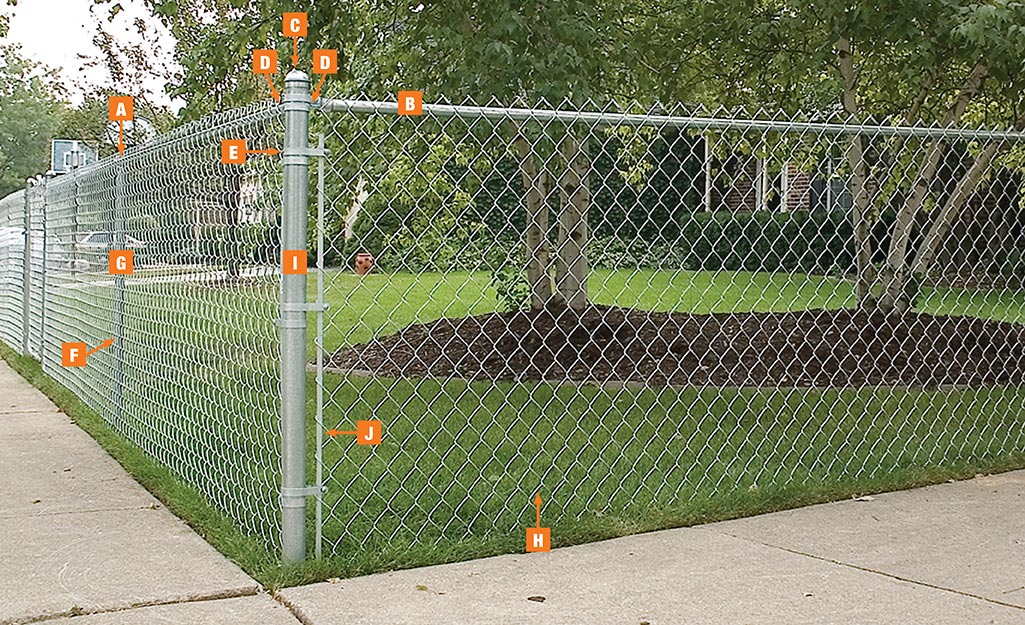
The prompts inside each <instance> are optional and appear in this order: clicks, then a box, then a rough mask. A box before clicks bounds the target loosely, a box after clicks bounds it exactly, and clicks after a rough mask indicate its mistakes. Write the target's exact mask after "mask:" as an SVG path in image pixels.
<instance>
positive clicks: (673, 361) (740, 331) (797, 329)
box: [329, 306, 1025, 387]
mask: <svg viewBox="0 0 1025 625" xmlns="http://www.w3.org/2000/svg"><path fill="white" fill-rule="evenodd" d="M329 364H330V366H332V367H334V368H338V369H342V370H357V371H359V370H362V371H369V372H372V373H373V374H375V375H383V376H389V377H440V378H449V377H457V378H464V379H470V380H473V379H495V380H547V381H557V382H562V381H567V380H572V381H579V382H627V383H640V384H644V385H647V386H666V385H673V386H683V385H699V386H700V385H712V386H763V387H765V386H801V387H807V386H816V387H852V386H853V387H857V386H877V385H882V386H925V387H934V386H941V385H942V386H947V385H956V386H984V385H994V384H1007V383H1012V384H1018V383H1021V382H1022V381H1023V380H1025V326H1020V325H1016V324H1010V323H1003V322H997V321H990V320H984V319H976V318H971V317H940V316H933V315H926V314H905V315H899V316H887V315H883V314H874V315H870V314H868V313H865V312H859V311H852V310H831V311H826V310H809V311H799V312H772V313H726V314H711V315H693V314H684V313H660V312H646V311H640V310H633V309H624V308H608V307H599V306H592V307H590V308H589V309H588V310H586V311H585V312H584V313H582V314H573V313H570V312H553V311H536V312H515V313H492V314H487V315H479V316H476V317H467V318H461V319H440V320H438V321H434V322H431V323H426V324H422V325H413V326H410V327H408V328H406V329H404V330H402V331H401V332H399V333H397V334H394V335H391V336H385V337H381V338H378V339H375V340H373V341H371V342H369V343H365V344H362V345H357V346H355V347H352V348H348V349H343V350H340V351H338V352H337V353H335V354H333V355H332V356H331V357H330V362H329Z"/></svg>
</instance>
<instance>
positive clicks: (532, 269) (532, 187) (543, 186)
mask: <svg viewBox="0 0 1025 625" xmlns="http://www.w3.org/2000/svg"><path fill="white" fill-rule="evenodd" d="M513 143H514V144H515V147H516V153H517V155H518V156H519V163H520V176H521V178H522V180H523V189H524V190H525V191H526V195H527V197H526V204H527V212H526V226H525V228H526V232H525V238H526V240H527V282H529V283H530V308H531V310H541V309H543V308H544V307H545V306H547V305H548V303H549V302H550V301H551V299H552V280H551V277H550V276H549V275H548V202H547V200H548V172H547V170H545V168H544V166H543V165H542V167H541V169H540V171H539V170H538V167H537V161H536V160H535V157H534V152H533V150H532V149H531V146H530V142H529V141H527V138H526V137H525V136H524V135H523V133H522V132H518V133H517V134H516V139H515V140H514V141H513Z"/></svg>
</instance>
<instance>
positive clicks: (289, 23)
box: [281, 13, 306, 37]
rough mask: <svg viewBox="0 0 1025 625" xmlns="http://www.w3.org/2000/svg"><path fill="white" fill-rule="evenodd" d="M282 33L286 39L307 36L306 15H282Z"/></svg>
mask: <svg viewBox="0 0 1025 625" xmlns="http://www.w3.org/2000/svg"><path fill="white" fill-rule="evenodd" d="M281 32H282V33H283V34H284V35H285V36H286V37H305V36H306V14H305V13H285V14H283V15H282V20H281Z"/></svg>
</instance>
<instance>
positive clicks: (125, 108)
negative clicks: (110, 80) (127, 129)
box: [107, 95, 134, 122]
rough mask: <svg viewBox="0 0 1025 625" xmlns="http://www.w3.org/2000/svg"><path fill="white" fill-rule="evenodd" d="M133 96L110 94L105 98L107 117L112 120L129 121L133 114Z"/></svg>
mask: <svg viewBox="0 0 1025 625" xmlns="http://www.w3.org/2000/svg"><path fill="white" fill-rule="evenodd" d="M133 102H134V98H133V97H132V96H130V95H112V96H110V99H109V100H107V119H109V120H110V121H112V122H130V121H132V116H133V114H134V111H133V108H134V104H133Z"/></svg>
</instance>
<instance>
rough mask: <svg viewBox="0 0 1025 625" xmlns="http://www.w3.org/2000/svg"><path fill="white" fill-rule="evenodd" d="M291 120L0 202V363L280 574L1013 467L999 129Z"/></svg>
mask: <svg viewBox="0 0 1025 625" xmlns="http://www.w3.org/2000/svg"><path fill="white" fill-rule="evenodd" d="M309 102H310V96H309V85H308V82H306V81H305V78H304V77H302V76H301V75H299V74H297V73H293V74H290V75H289V78H288V86H287V88H286V90H285V91H284V92H283V98H282V105H281V106H274V105H269V106H256V107H252V108H248V109H244V110H239V111H234V112H229V113H224V114H220V115H215V116H213V117H211V118H207V119H204V120H201V121H199V122H196V123H193V124H189V125H186V126H183V127H182V128H179V129H178V130H176V131H174V132H173V133H171V134H169V135H166V136H162V137H160V138H158V139H157V140H155V141H154V142H151V143H149V144H146V145H144V146H140V147H137V148H131V149H129V150H128V151H127V152H126V153H125V154H124V156H123V157H119V158H111V159H106V160H104V161H102V162H100V163H99V164H97V165H94V166H89V167H86V168H82V169H79V170H77V171H76V172H74V173H71V174H68V175H64V176H61V177H58V178H51V179H48V180H46V181H45V183H43V184H39V185H36V186H32V187H30V188H29V189H27V190H26V192H24V193H18V194H15V195H12V196H9V197H7V198H4V199H2V200H0V237H2V238H0V259H2V261H3V273H4V276H3V277H4V282H3V286H2V289H0V319H2V322H3V323H2V330H0V338H2V340H3V341H4V342H5V343H7V344H8V345H10V346H11V347H12V348H14V349H17V350H18V351H24V352H27V353H29V354H30V355H32V356H34V357H36V358H37V359H40V360H41V361H42V364H43V367H44V370H45V371H46V372H47V373H49V374H50V375H51V376H53V377H55V378H56V379H57V380H58V381H60V382H61V383H62V384H64V385H65V386H67V387H68V388H70V389H72V390H73V391H74V392H75V393H76V394H78V395H79V396H80V397H81V398H82V399H83V400H84V401H85V402H86V403H87V404H88V405H90V406H91V407H92V408H94V409H95V410H97V411H98V412H99V413H100V414H101V415H102V416H103V417H104V419H106V421H107V422H108V423H109V424H110V425H111V427H112V428H114V429H115V430H116V431H117V432H119V433H120V434H121V435H123V436H124V437H125V438H127V439H129V440H131V441H132V442H134V443H135V444H136V445H138V446H139V447H141V448H142V449H143V450H144V451H145V452H146V453H148V454H150V455H151V456H152V457H154V458H156V459H157V460H159V461H160V462H161V463H163V464H165V465H166V466H168V467H169V468H171V469H172V470H173V471H174V472H176V473H177V474H178V475H179V476H180V477H181V478H182V479H183V480H184V481H186V482H187V483H189V484H191V485H192V486H194V487H196V488H197V489H198V490H199V491H201V492H202V493H203V494H204V495H205V496H206V497H207V498H208V499H209V500H210V501H211V502H212V503H213V504H214V505H215V506H216V507H217V508H218V509H220V510H222V511H224V512H225V513H227V514H228V515H229V516H230V517H231V518H232V519H233V520H234V521H235V522H236V523H237V524H238V525H239V527H240V528H241V529H242V530H243V531H244V532H246V533H247V534H250V535H253V536H257V537H259V538H260V539H262V540H263V541H264V542H265V544H267V545H268V547H272V548H278V547H280V548H282V549H283V552H284V556H285V559H286V560H294V559H299V558H301V557H302V554H303V553H305V552H307V551H311V552H313V553H315V554H317V555H318V556H319V555H327V556H334V557H336V558H339V559H342V560H350V561H354V560H360V561H362V562H363V563H364V564H366V563H367V562H370V563H371V564H369V565H366V566H368V567H369V568H374V567H377V568H380V567H387V566H398V565H402V564H403V563H406V562H412V561H414V558H412V557H411V556H409V555H408V553H410V552H412V551H417V553H420V554H427V555H424V556H423V557H421V558H420V559H419V560H418V561H421V562H422V561H424V558H426V559H428V560H430V561H440V560H446V559H452V558H458V557H467V556H468V555H471V554H478V553H494V552H498V551H510V550H513V551H515V550H519V549H522V548H523V543H522V541H523V528H525V527H527V526H529V525H531V524H533V522H534V509H533V505H532V502H533V499H534V495H535V494H537V493H540V494H541V495H542V497H543V499H544V501H545V504H544V511H543V524H544V525H546V526H551V527H552V529H553V532H552V536H553V539H554V542H555V544H556V545H559V544H565V543H567V542H576V541H582V540H588V539H594V538H597V537H603V536H612V535H616V534H622V533H625V532H631V531H642V530H647V529H654V528H658V527H667V526H672V525H679V524H683V523H689V522H693V521H695V520H700V519H702V518H708V517H715V516H722V514H731V513H732V512H731V511H737V510H743V509H748V508H750V505H749V504H752V502H755V503H757V502H772V501H786V500H788V498H790V497H792V496H797V497H800V496H802V494H807V492H809V491H808V489H813V490H814V489H817V490H814V492H817V493H828V492H833V491H830V489H835V492H847V491H846V490H845V488H846V489H847V490H850V489H851V488H853V487H855V486H857V487H863V488H871V487H872V486H873V485H875V484H881V483H886V482H885V480H883V478H893V479H898V478H901V477H904V478H911V477H913V476H916V475H921V474H922V472H927V471H929V470H930V469H936V468H939V469H945V470H965V469H969V468H971V467H975V466H979V467H986V466H997V465H998V464H999V463H1000V462H1003V461H1007V462H1012V463H1013V462H1018V463H1019V464H1020V463H1021V461H1022V460H1025V458H1023V441H1022V431H1023V430H1022V425H1023V420H1025V414H1023V410H1022V406H1023V405H1025V404H1023V400H1025V389H1023V388H1022V380H1023V379H1025V377H1023V373H1025V355H1023V346H1025V335H1023V325H1022V323H1023V322H1025V308H1023V303H1025V287H1023V284H1025V260H1023V255H1022V250H1025V210H1023V206H1022V187H1023V173H1022V165H1021V164H1022V162H1023V161H1025V142H1023V139H1025V137H1023V135H1022V134H1020V133H1017V132H1013V131H1008V132H1004V131H994V130H984V129H950V128H938V127H932V128H927V127H913V128H908V127H897V126H866V125H858V124H854V123H851V122H849V121H848V120H844V119H834V118H833V117H829V116H826V117H827V118H826V119H825V120H823V119H822V117H823V116H819V117H816V118H811V117H809V118H805V117H802V116H790V117H786V118H783V117H780V116H765V115H760V114H754V115H749V116H748V115H735V114H727V113H725V112H723V111H713V112H706V111H694V110H683V109H679V110H673V111H656V112H651V111H641V110H640V109H638V107H625V108H617V107H614V106H604V107H595V106H587V107H569V106H563V107H561V108H544V107H535V108H501V107H497V106H484V107H481V106H476V105H473V104H472V103H470V104H468V105H460V106H451V105H441V104H433V105H432V104H425V105H424V107H423V115H422V116H399V115H397V114H396V113H397V106H396V104H394V103H388V102H380V101H375V100H362V99H330V98H324V99H321V100H320V101H319V102H317V103H315V104H314V105H313V110H312V111H310V104H309ZM307 123H308V124H309V126H308V128H307ZM222 139H246V140H247V142H248V145H249V147H250V148H257V147H259V148H265V147H276V146H281V147H282V148H283V152H282V156H281V159H280V161H279V160H278V159H277V158H272V157H269V156H256V155H251V156H250V157H249V160H248V161H247V164H246V165H245V166H238V165H221V164H220V158H219V157H220V148H221V144H220V142H221V140H222ZM310 161H312V166H311V167H310V168H309V169H308V168H307V163H308V162H310ZM308 190H309V195H308V196H307V191H308ZM26 211H27V213H28V215H27V219H26ZM26 233H27V234H26ZM26 241H28V244H27V245H26ZM304 242H305V246H306V249H307V251H308V253H309V266H310V275H309V279H307V277H306V276H302V277H295V276H282V275H281V274H282V268H281V262H282V251H283V248H284V249H285V250H289V249H298V248H300V247H302V246H303V243H304ZM111 249H132V250H133V251H134V255H135V272H134V274H133V275H130V276H112V275H109V274H108V272H107V267H106V255H107V251H108V250H111ZM304 294H305V301H303V299H302V298H303V296H304ZM26 313H27V314H26ZM26 329H27V335H26ZM295 333H298V336H299V338H300V339H301V337H303V336H305V344H303V345H296V344H294V343H296V342H300V341H296V340H294V338H293V337H294V334H295ZM26 336H27V341H26ZM282 336H284V337H285V338H286V339H287V340H285V341H284V342H283V341H282V340H281V337H282ZM111 337H113V338H114V339H115V341H114V343H113V345H112V346H111V347H110V348H109V349H107V350H103V351H100V352H97V353H96V354H95V355H93V356H90V359H89V362H88V365H87V366H86V367H84V368H65V367H62V366H61V361H60V355H61V345H62V343H63V342H66V341H83V342H85V343H87V344H88V345H89V347H90V348H92V347H95V346H96V345H98V344H99V343H100V342H101V341H103V340H105V339H108V338H111ZM369 419H373V420H379V421H381V422H382V423H383V427H384V437H383V440H382V442H381V443H380V445H376V446H364V445H357V444H356V441H355V440H354V439H353V438H352V437H347V436H341V437H327V436H325V431H327V430H340V431H348V430H351V428H353V426H354V424H355V422H356V421H357V420H369ZM307 477H309V479H307ZM852 485H853V486H852ZM310 498H312V500H310ZM745 506H748V508H745ZM296 523H298V525H299V527H296ZM307 526H308V527H311V528H313V529H314V532H313V535H312V536H311V537H310V538H309V539H307V538H306V537H305V536H304V535H303V532H304V530H305V529H306V527H307ZM289 528H291V530H290V529H289Z"/></svg>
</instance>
